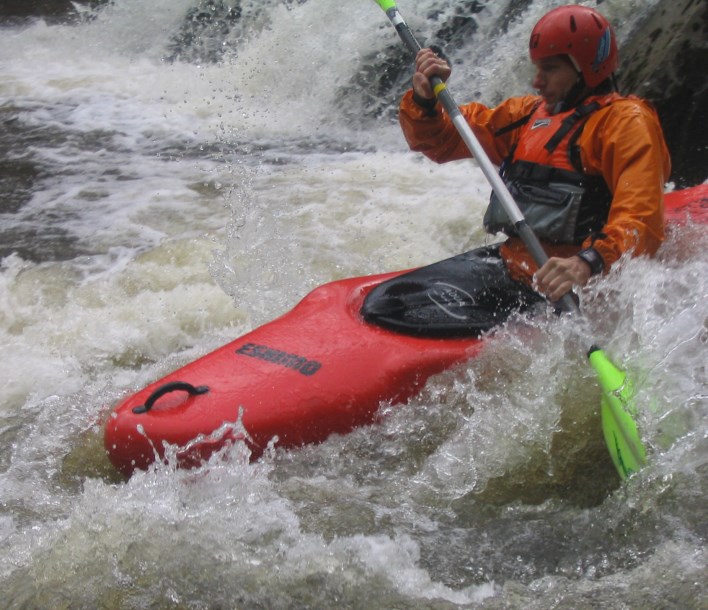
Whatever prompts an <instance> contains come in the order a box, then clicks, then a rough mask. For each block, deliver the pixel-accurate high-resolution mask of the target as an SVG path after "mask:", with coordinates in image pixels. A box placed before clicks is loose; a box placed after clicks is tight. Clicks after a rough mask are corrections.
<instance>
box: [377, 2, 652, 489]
mask: <svg viewBox="0 0 708 610" xmlns="http://www.w3.org/2000/svg"><path fill="white" fill-rule="evenodd" d="M376 2H377V4H378V5H379V6H380V7H381V8H382V9H383V11H384V12H385V13H386V16H387V17H388V18H389V20H390V21H391V23H392V24H393V25H394V27H395V28H396V31H397V32H398V35H399V36H400V37H401V40H402V41H403V43H404V44H405V45H406V47H408V50H409V51H410V52H411V53H412V54H413V55H415V54H417V53H418V51H420V49H421V46H420V44H419V43H418V41H417V40H416V39H415V36H413V34H412V32H411V31H410V28H409V27H408V25H407V24H406V22H405V21H404V19H403V17H401V14H400V12H399V11H398V7H397V6H396V3H395V2H394V0H376ZM430 84H431V85H432V87H433V91H434V93H435V97H436V98H437V100H438V101H439V102H440V103H441V104H442V105H443V107H444V108H445V111H446V112H447V114H448V115H449V116H450V119H451V121H452V123H453V125H454V126H455V128H456V129H457V131H458V133H459V134H460V137H461V138H462V140H463V142H464V143H465V144H466V145H467V148H468V149H469V150H470V152H471V153H472V156H473V157H474V158H475V159H476V160H477V163H479V166H480V168H481V169H482V172H483V173H484V176H485V177H486V179H487V180H488V181H489V183H490V184H491V186H492V188H493V189H494V192H495V193H496V195H497V197H499V200H500V201H501V203H502V206H503V207H504V211H505V212H506V214H507V216H509V219H510V221H511V223H512V224H513V225H514V228H515V229H516V231H517V233H518V235H519V236H520V237H521V239H522V240H523V242H524V245H525V246H526V248H527V249H528V250H529V252H530V253H531V256H533V259H534V261H535V262H536V264H537V265H538V266H539V268H540V267H542V266H543V264H544V263H545V262H546V261H547V260H548V255H547V254H546V252H545V251H544V249H543V246H541V242H540V241H539V240H538V237H536V234H535V233H534V232H533V230H532V229H531V227H530V226H529V225H528V223H527V222H526V219H525V218H524V216H523V214H522V213H521V210H519V207H518V206H517V205H516V202H515V201H514V198H513V197H512V196H511V193H509V190H508V189H507V187H506V185H505V184H504V182H503V180H502V179H501V177H500V176H499V174H498V172H497V170H496V168H495V167H494V165H493V164H492V162H491V161H490V159H489V157H488V156H487V153H486V152H485V151H484V149H483V148H482V146H481V144H480V143H479V141H478V140H477V138H476V136H475V135H474V133H473V132H472V129H471V128H470V126H469V125H468V124H467V121H465V118H464V117H463V116H462V113H461V112H460V109H459V108H458V106H457V104H456V103H455V100H454V99H453V98H452V95H451V94H450V92H449V91H448V90H447V86H446V85H445V83H444V82H443V80H442V79H441V78H440V77H438V76H434V77H433V78H431V79H430ZM560 305H561V307H562V308H563V309H564V310H565V311H568V312H570V313H574V314H580V310H579V308H578V305H577V303H576V302H575V300H574V299H573V295H572V294H571V293H568V294H566V295H565V296H564V297H563V298H562V299H561V301H560ZM588 358H589V360H590V364H591V366H592V367H593V369H595V372H596V373H597V376H598V380H599V382H600V385H601V387H602V392H603V396H602V402H601V416H602V430H603V434H604V436H605V441H606V442H607V447H608V449H609V451H610V455H611V456H612V461H613V462H614V464H615V467H616V468H617V472H619V475H620V477H621V478H622V479H626V478H627V477H628V476H629V475H631V474H632V473H633V472H636V471H638V470H639V469H640V468H641V467H642V466H643V465H644V464H645V463H646V454H645V451H644V445H643V444H642V441H641V439H640V437H639V433H638V432H637V426H636V423H635V422H634V416H636V413H637V410H636V407H635V406H634V404H633V398H634V392H633V389H632V384H631V383H630V381H629V380H628V378H627V374H626V373H624V372H623V371H621V370H620V369H618V368H617V367H616V366H615V365H614V364H613V363H612V362H611V361H610V359H609V358H608V357H607V356H606V355H605V353H604V352H603V351H602V350H601V349H600V348H599V347H597V346H596V345H593V346H592V347H591V348H590V350H589V351H588Z"/></svg>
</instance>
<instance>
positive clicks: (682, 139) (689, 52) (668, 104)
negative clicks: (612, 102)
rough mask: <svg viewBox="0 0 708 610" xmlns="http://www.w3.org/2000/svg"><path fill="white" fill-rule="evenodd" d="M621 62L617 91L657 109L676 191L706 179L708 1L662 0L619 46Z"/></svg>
mask: <svg viewBox="0 0 708 610" xmlns="http://www.w3.org/2000/svg"><path fill="white" fill-rule="evenodd" d="M621 58H622V64H621V67H620V70H621V73H620V77H621V78H620V80H621V83H622V89H623V90H624V91H632V92H635V93H636V94H637V95H640V96H642V97H645V98H647V99H649V100H651V101H652V102H653V103H654V104H655V106H656V107H657V110H658V112H659V116H660V117H661V122H662V125H663V127H664V133H665V136H666V140H667V143H668V145H669V149H670V151H671V158H672V161H673V167H674V170H673V174H672V179H673V180H674V181H675V182H676V183H677V185H679V186H689V185H692V184H697V183H700V182H703V181H704V180H706V179H708V128H707V127H706V125H708V80H707V79H706V76H705V71H706V66H708V2H706V1H705V0H663V1H662V2H660V3H659V4H658V5H657V6H656V7H655V8H654V11H653V12H652V14H650V15H648V16H647V17H646V18H645V19H644V20H643V22H642V23H641V24H639V26H638V27H637V29H636V31H635V32H634V33H633V34H632V35H631V36H630V37H629V40H628V42H626V43H625V44H624V45H623V46H622V49H621Z"/></svg>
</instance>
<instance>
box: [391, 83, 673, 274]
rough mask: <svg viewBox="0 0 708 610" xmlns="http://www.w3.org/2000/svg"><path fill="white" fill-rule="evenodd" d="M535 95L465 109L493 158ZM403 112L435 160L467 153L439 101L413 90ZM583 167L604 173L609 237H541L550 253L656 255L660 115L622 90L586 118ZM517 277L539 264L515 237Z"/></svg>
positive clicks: (611, 257) (667, 164)
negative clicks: (429, 105)
mask: <svg viewBox="0 0 708 610" xmlns="http://www.w3.org/2000/svg"><path fill="white" fill-rule="evenodd" d="M539 100H540V98H539V97H537V96H532V95H529V96H524V97H514V98H510V99H508V100H506V101H504V102H502V103H501V104H500V105H499V106H497V107H496V108H488V107H487V106H484V105H482V104H478V103H472V104H467V105H465V106H462V107H461V108H460V110H461V111H462V114H463V116H464V117H465V118H466V120H467V122H468V123H469V125H470V127H472V130H473V131H474V134H475V135H476V136H477V138H478V140H479V142H480V144H481V145H482V146H483V147H484V150H485V151H486V153H487V155H488V156H489V158H490V159H491V161H492V162H493V163H495V164H496V165H499V164H501V163H502V161H504V159H506V157H507V156H508V155H509V153H510V152H511V151H512V149H513V148H514V146H515V145H516V142H517V140H518V137H519V133H520V131H522V130H519V129H512V130H510V131H507V132H506V133H504V134H503V135H500V136H495V135H494V134H495V133H496V132H497V131H498V130H500V129H502V128H504V127H506V126H508V125H510V124H511V123H514V122H515V121H518V120H519V119H521V118H522V117H525V116H526V115H528V114H529V113H530V112H531V111H532V110H533V108H534V107H535V106H536V105H537V104H538V102H539ZM399 119H400V123H401V127H402V129H403V134H404V135H405V138H406V140H407V141H408V144H409V145H410V147H411V149H412V150H415V151H418V152H422V153H423V154H425V155H426V156H427V157H428V158H430V159H432V160H433V161H435V162H437V163H445V162H447V161H454V160H457V159H464V158H470V157H471V154H470V152H469V151H468V149H467V146H466V145H465V144H464V142H463V141H462V139H461V138H460V136H459V134H458V133H457V129H456V128H455V126H454V125H453V124H452V122H451V121H450V118H449V116H448V115H447V113H446V112H445V111H444V110H443V109H442V107H441V106H440V105H438V106H436V107H435V110H434V111H433V112H431V111H429V110H426V109H424V108H422V107H421V106H419V105H418V104H417V103H416V102H415V101H414V100H413V92H412V91H408V92H407V93H406V94H405V95H404V97H403V99H402V100H401V105H400V113H399ZM577 144H578V146H579V148H580V160H581V163H582V166H583V169H584V171H585V173H587V174H593V175H601V176H602V177H603V178H604V180H605V182H606V183H607V186H608V187H609V189H610V192H611V193H612V204H611V207H610V212H609V217H608V220H607V224H606V225H605V227H604V228H603V230H602V232H603V233H604V235H606V237H602V238H600V239H596V240H595V241H594V243H591V242H592V240H591V238H588V239H587V240H586V241H585V242H584V243H583V244H582V245H580V246H575V245H564V244H560V245H559V244H555V245H554V244H549V243H544V247H545V250H546V252H547V253H548V255H549V256H562V257H567V256H572V255H573V254H575V253H577V252H579V251H580V250H581V249H583V248H587V247H590V246H591V245H592V247H594V248H595V249H596V250H597V251H598V252H599V253H600V255H601V256H602V258H603V260H604V263H605V270H607V269H609V267H610V265H612V264H613V263H614V262H615V261H617V259H619V257H620V256H621V255H622V254H624V253H625V252H628V251H630V250H631V251H632V252H633V253H634V254H635V255H640V254H650V255H651V254H654V253H655V252H656V250H657V249H658V248H659V246H660V245H661V242H662V241H663V239H664V213H663V201H664V197H663V192H664V183H665V182H666V181H667V179H668V177H669V173H670V171H671V161H670V158H669V152H668V150H667V147H666V143H665V141H664V136H663V133H662V130H661V125H660V124H659V119H658V117H657V115H656V113H655V112H654V110H653V109H652V108H651V106H650V105H649V104H647V103H646V102H643V101H642V100H640V99H638V98H634V97H631V98H623V97H620V98H618V99H617V100H616V101H614V102H613V103H612V104H610V105H608V106H606V107H604V108H601V109H600V110H598V111H596V112H594V113H593V114H592V115H590V117H589V118H588V119H587V121H586V123H585V126H584V128H583V131H582V134H581V136H580V138H579V139H578V142H577ZM501 253H502V256H503V258H504V260H505V261H506V263H507V267H508V268H509V272H510V274H511V276H512V277H514V278H515V279H519V280H522V281H525V282H526V283H530V281H531V277H532V276H533V274H534V273H535V272H536V269H537V267H536V265H535V263H534V262H533V260H532V259H531V256H530V255H529V254H528V252H527V251H526V248H525V247H524V245H523V244H522V243H521V240H520V239H519V238H517V237H510V238H509V239H507V241H506V242H505V243H504V245H503V246H502V251H501Z"/></svg>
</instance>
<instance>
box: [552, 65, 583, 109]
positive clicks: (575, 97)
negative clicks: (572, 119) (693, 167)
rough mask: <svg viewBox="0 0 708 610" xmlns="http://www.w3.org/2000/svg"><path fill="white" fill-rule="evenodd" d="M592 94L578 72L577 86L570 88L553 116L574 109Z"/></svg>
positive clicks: (556, 107) (555, 107)
mask: <svg viewBox="0 0 708 610" xmlns="http://www.w3.org/2000/svg"><path fill="white" fill-rule="evenodd" d="M571 59H572V58H571ZM590 92H591V90H590V89H589V88H588V86H587V85H586V84H585V79H584V78H583V75H582V73H581V72H580V71H578V80H577V81H575V84H574V85H573V86H572V87H571V88H570V90H569V91H568V93H567V94H566V96H565V97H564V98H563V99H562V100H561V101H560V102H558V103H557V104H556V105H555V106H554V108H553V114H557V113H559V112H563V111H564V110H568V109H570V108H574V107H575V106H577V105H578V104H579V103H580V102H582V101H583V100H584V99H585V98H586V97H587V96H588V95H589V94H590Z"/></svg>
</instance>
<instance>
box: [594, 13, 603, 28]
mask: <svg viewBox="0 0 708 610" xmlns="http://www.w3.org/2000/svg"><path fill="white" fill-rule="evenodd" d="M592 18H593V21H594V22H595V24H596V25H597V27H598V29H600V30H601V29H602V28H603V25H602V21H600V19H599V18H598V16H597V15H592Z"/></svg>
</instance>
